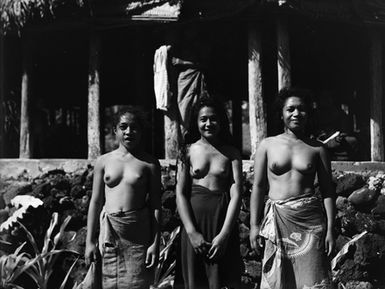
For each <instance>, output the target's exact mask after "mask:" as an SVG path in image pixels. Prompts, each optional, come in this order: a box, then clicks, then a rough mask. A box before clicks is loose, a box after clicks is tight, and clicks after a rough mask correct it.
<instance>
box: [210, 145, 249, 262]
mask: <svg viewBox="0 0 385 289" xmlns="http://www.w3.org/2000/svg"><path fill="white" fill-rule="evenodd" d="M232 154H233V155H232V161H231V171H232V176H231V178H232V184H231V187H230V202H229V205H228V207H227V211H226V217H225V221H224V223H223V226H222V229H221V231H220V232H219V234H218V235H217V236H215V238H214V239H213V241H212V245H211V248H210V251H209V252H208V255H209V258H210V259H216V258H220V257H221V256H222V255H223V253H224V251H225V249H226V247H227V241H228V239H229V237H230V234H231V231H232V229H233V227H234V224H235V223H236V221H237V218H238V216H239V208H240V204H241V198H242V160H241V155H240V153H239V151H238V150H236V149H234V151H233V153H232Z"/></svg>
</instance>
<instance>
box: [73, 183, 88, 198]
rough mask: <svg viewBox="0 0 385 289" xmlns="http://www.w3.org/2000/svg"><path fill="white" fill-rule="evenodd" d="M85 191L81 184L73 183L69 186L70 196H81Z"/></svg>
mask: <svg viewBox="0 0 385 289" xmlns="http://www.w3.org/2000/svg"><path fill="white" fill-rule="evenodd" d="M85 193H86V191H85V190H84V187H83V186H81V185H74V186H72V187H71V191H70V195H71V197H72V198H81V197H82V196H83V195H84V194H85Z"/></svg>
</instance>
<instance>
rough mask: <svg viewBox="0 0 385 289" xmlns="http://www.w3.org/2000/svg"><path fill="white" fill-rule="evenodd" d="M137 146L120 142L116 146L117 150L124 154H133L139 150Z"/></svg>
mask: <svg viewBox="0 0 385 289" xmlns="http://www.w3.org/2000/svg"><path fill="white" fill-rule="evenodd" d="M139 150H140V149H139V148H136V147H133V148H130V147H126V146H124V145H122V144H119V147H118V148H117V151H118V152H120V153H122V154H124V155H135V154H137V153H138V152H139Z"/></svg>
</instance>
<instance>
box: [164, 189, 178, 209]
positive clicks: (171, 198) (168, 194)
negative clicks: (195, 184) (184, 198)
mask: <svg viewBox="0 0 385 289" xmlns="http://www.w3.org/2000/svg"><path fill="white" fill-rule="evenodd" d="M162 206H163V207H165V208H168V209H170V210H171V211H172V212H175V210H176V195H175V191H174V190H167V191H164V192H163V194H162Z"/></svg>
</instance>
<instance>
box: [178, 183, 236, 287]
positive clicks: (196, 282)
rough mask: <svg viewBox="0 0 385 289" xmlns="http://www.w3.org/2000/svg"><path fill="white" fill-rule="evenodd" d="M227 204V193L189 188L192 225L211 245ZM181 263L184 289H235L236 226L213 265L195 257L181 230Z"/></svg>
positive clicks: (184, 233) (186, 236)
mask: <svg viewBox="0 0 385 289" xmlns="http://www.w3.org/2000/svg"><path fill="white" fill-rule="evenodd" d="M229 200H230V196H229V193H228V192H219V191H211V190H209V189H207V188H205V187H202V186H198V185H193V186H192V189H191V199H190V202H191V206H192V210H193V214H194V216H193V217H194V222H195V225H196V228H197V230H199V232H200V233H201V234H202V235H203V237H204V238H205V240H206V241H208V242H211V241H212V240H213V239H214V237H215V236H216V235H218V233H219V232H220V230H221V229H222V225H223V222H224V220H225V217H226V211H227V207H228V204H229ZM181 262H182V275H183V279H184V286H185V289H201V288H209V289H220V288H222V287H229V288H239V286H240V278H241V259H240V253H239V234H238V225H237V224H236V225H235V226H234V228H233V230H232V232H231V235H230V237H229V240H228V244H227V248H226V251H225V253H224V255H223V256H222V258H221V259H220V260H218V261H216V262H212V261H210V260H208V259H207V258H206V257H205V256H201V255H198V254H196V253H195V251H194V249H193V247H192V245H191V243H190V240H189V238H188V235H187V233H186V231H185V230H184V229H183V231H182V235H181Z"/></svg>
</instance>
